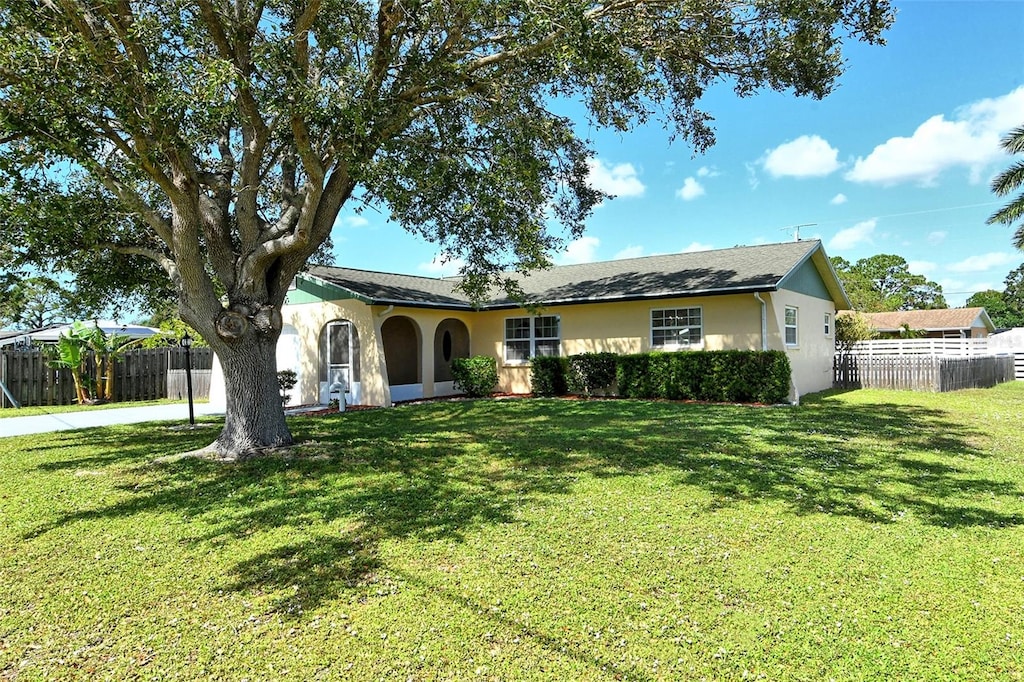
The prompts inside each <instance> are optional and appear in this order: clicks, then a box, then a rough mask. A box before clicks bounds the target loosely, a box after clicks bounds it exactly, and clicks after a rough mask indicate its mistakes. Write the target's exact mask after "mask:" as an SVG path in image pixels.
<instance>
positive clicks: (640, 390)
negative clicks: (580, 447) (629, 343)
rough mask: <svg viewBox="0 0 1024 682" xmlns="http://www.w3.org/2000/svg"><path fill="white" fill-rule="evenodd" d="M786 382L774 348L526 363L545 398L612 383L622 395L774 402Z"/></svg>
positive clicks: (784, 365) (784, 364) (782, 398)
mask: <svg viewBox="0 0 1024 682" xmlns="http://www.w3.org/2000/svg"><path fill="white" fill-rule="evenodd" d="M789 380H790V366H789V358H788V357H786V354H785V353H783V352H782V351H777V350H773V351H746V350H723V351H700V352H679V353H663V352H653V353H640V354H637V355H616V354H615V353H581V354H579V355H572V356H569V357H567V358H564V357H536V358H534V359H533V360H532V362H531V363H530V386H531V388H532V390H533V393H534V394H535V395H544V396H555V395H565V394H567V393H570V392H572V393H583V394H585V395H590V394H592V393H594V392H595V391H600V392H608V393H611V392H612V389H613V387H614V388H615V389H616V390H615V391H614V393H615V394H616V395H619V396H622V397H623V398H666V399H669V400H707V401H712V402H726V403H766V404H774V403H782V402H786V400H787V399H788V397H789Z"/></svg>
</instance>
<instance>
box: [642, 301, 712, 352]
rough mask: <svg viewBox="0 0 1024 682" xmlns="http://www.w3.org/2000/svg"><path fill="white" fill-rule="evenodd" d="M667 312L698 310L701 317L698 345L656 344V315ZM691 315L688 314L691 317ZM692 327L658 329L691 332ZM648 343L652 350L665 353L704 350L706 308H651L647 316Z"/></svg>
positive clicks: (688, 306)
mask: <svg viewBox="0 0 1024 682" xmlns="http://www.w3.org/2000/svg"><path fill="white" fill-rule="evenodd" d="M666 310H673V311H678V310H687V311H690V310H696V311H697V312H698V314H699V315H700V341H698V342H697V343H669V344H660V345H659V344H655V343H654V313H656V312H664V311H666ZM689 315H690V313H687V317H689ZM691 328H692V325H691V326H689V327H658V329H664V330H672V329H676V330H683V331H687V332H689V331H690V329H691ZM647 342H648V343H649V344H650V347H651V350H665V351H678V350H702V349H703V348H704V306H702V305H687V306H671V307H664V308H650V309H649V311H648V314H647Z"/></svg>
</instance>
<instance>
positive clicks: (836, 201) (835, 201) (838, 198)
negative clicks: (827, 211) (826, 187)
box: [828, 192, 849, 206]
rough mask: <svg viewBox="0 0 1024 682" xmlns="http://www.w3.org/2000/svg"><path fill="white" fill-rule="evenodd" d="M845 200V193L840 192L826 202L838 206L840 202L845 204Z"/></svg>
mask: <svg viewBox="0 0 1024 682" xmlns="http://www.w3.org/2000/svg"><path fill="white" fill-rule="evenodd" d="M847 201H849V200H848V199H847V198H846V195H845V194H843V193H842V192H840V193H839V194H837V195H835V196H834V197H832V200H831V201H829V202H828V203H830V204H832V205H833V206H840V205H842V204H845V203H846V202H847Z"/></svg>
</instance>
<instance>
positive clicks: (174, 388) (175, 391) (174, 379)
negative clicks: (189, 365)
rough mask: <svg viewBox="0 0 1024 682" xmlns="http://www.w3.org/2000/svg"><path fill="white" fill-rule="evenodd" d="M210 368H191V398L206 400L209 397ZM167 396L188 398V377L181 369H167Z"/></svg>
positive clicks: (180, 398) (179, 398) (211, 371)
mask: <svg viewBox="0 0 1024 682" xmlns="http://www.w3.org/2000/svg"><path fill="white" fill-rule="evenodd" d="M212 375H213V370H211V369H194V370H192V398H193V399H195V400H199V399H200V398H201V399H203V400H206V399H208V398H209V397H210V377H211V376H212ZM167 397H168V398H170V399H171V400H185V399H186V398H188V377H187V376H186V375H185V370H183V369H169V370H167Z"/></svg>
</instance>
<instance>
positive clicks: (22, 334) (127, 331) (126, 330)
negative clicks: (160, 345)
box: [0, 320, 162, 347]
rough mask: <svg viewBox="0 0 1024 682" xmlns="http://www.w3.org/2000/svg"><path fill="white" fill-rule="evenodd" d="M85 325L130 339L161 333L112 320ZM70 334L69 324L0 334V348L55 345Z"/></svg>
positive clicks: (89, 322) (91, 322) (144, 337)
mask: <svg viewBox="0 0 1024 682" xmlns="http://www.w3.org/2000/svg"><path fill="white" fill-rule="evenodd" d="M85 324H90V325H95V326H97V327H99V328H100V329H102V330H103V332H104V333H105V334H108V335H110V334H117V335H119V336H127V337H128V338H130V339H147V338H149V337H150V336H155V335H157V334H160V333H162V332H161V331H160V330H159V329H155V328H154V327H143V326H140V325H136V324H121V323H120V322H115V321H113V320H86V321H85ZM70 332H71V325H70V324H53V325H50V326H48V327H42V328H40V329H29V330H25V331H18V332H8V331H5V332H0V347H2V346H27V345H31V344H33V343H57V339H58V338H60V336H61V335H64V336H67V335H68V334H69V333H70Z"/></svg>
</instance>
